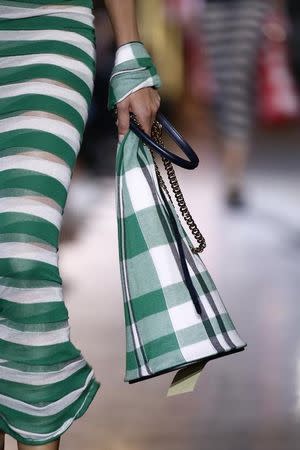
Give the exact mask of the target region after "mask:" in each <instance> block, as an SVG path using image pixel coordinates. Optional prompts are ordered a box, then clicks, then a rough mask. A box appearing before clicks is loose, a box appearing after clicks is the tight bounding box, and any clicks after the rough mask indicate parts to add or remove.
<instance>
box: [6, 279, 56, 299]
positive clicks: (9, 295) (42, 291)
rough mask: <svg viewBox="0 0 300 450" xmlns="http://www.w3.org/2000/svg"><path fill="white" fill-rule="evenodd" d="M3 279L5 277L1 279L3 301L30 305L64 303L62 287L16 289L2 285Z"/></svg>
mask: <svg viewBox="0 0 300 450" xmlns="http://www.w3.org/2000/svg"><path fill="white" fill-rule="evenodd" d="M1 278H3V277H0V298H1V299H3V300H7V301H9V302H14V303H20V304H28V305H29V304H33V303H49V302H59V301H63V290H62V286H59V287H56V286H49V287H44V288H34V287H29V288H16V287H12V286H5V285H3V284H1Z"/></svg>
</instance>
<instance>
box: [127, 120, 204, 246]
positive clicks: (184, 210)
mask: <svg viewBox="0 0 300 450" xmlns="http://www.w3.org/2000/svg"><path fill="white" fill-rule="evenodd" d="M131 117H132V118H133V120H134V121H135V123H136V124H137V125H139V126H141V125H140V123H139V122H138V120H137V118H136V116H135V115H134V114H132V113H131ZM162 128H163V127H162V125H161V123H160V122H158V121H157V120H155V121H154V122H153V125H152V129H151V137H152V139H153V140H154V141H155V142H156V143H157V144H159V145H160V146H161V147H163V148H165V146H164V141H163V138H162ZM147 147H148V146H147ZM148 148H149V147H148ZM149 150H150V151H151V154H152V157H153V161H154V167H155V172H156V175H157V179H158V182H159V184H160V186H161V187H162V188H163V189H164V191H165V192H166V194H167V196H168V198H169V200H170V202H171V203H172V205H173V207H174V203H173V200H172V198H171V195H170V193H169V191H168V188H167V186H166V184H165V182H164V179H163V177H162V175H161V173H160V171H159V169H158V166H157V162H156V160H155V152H154V151H153V149H152V148H149ZM161 159H162V161H163V163H164V167H165V169H166V172H167V176H168V179H169V182H170V185H171V187H172V190H173V193H174V196H175V199H176V201H177V204H178V206H179V209H180V212H181V214H182V216H183V218H184V220H185V222H186V223H187V225H188V227H189V229H190V230H191V232H192V234H193V236H194V237H195V239H196V241H197V242H198V246H197V247H191V251H192V252H193V253H201V252H203V250H204V249H205V247H206V242H205V238H204V237H203V235H202V233H201V232H200V231H199V228H198V227H197V225H196V223H195V221H194V219H193V218H192V216H191V213H190V211H189V209H188V207H187V205H186V203H185V200H184V197H183V194H182V191H181V188H180V186H179V182H178V179H177V177H176V174H175V170H174V167H173V164H172V162H171V161H170V160H169V159H167V158H165V157H164V156H161ZM174 209H175V207H174ZM175 212H176V210H175Z"/></svg>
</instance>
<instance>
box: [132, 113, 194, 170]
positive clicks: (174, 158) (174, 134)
mask: <svg viewBox="0 0 300 450" xmlns="http://www.w3.org/2000/svg"><path fill="white" fill-rule="evenodd" d="M156 119H157V120H158V122H159V123H160V124H161V125H162V127H163V128H164V129H165V131H166V132H167V134H168V135H169V136H170V138H171V139H172V140H173V141H174V142H175V143H176V144H177V145H178V147H179V148H180V149H181V150H182V151H183V153H184V154H185V155H186V156H187V157H188V159H185V158H181V157H180V156H178V155H176V154H175V153H172V152H171V151H170V150H168V149H167V148H165V147H162V146H161V145H159V144H158V143H156V142H154V140H153V139H152V138H151V136H149V134H147V133H145V132H144V131H143V130H142V129H141V128H140V127H139V126H138V125H137V124H136V123H135V122H134V119H133V118H132V117H130V123H129V128H130V129H131V130H132V131H133V132H134V133H135V134H136V135H137V136H138V137H139V138H140V139H141V140H142V141H143V142H144V143H145V144H146V145H148V146H149V147H151V148H152V149H153V150H155V151H156V152H158V153H159V154H160V155H161V156H163V157H165V158H167V159H168V160H170V161H171V162H172V163H174V164H176V165H177V166H180V167H183V168H185V169H195V168H196V167H197V166H198V164H199V158H198V156H197V155H196V153H195V151H194V150H193V149H192V147H191V146H190V145H189V144H188V142H187V141H186V140H185V139H184V138H183V136H182V135H181V134H180V133H179V132H178V131H177V130H176V129H175V128H174V126H173V125H172V124H171V123H170V122H169V121H168V119H167V118H166V117H165V116H164V115H163V114H162V113H161V112H160V111H159V112H158V113H157V114H156Z"/></svg>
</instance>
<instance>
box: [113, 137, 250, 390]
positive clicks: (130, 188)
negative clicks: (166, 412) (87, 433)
mask: <svg viewBox="0 0 300 450" xmlns="http://www.w3.org/2000/svg"><path fill="white" fill-rule="evenodd" d="M116 211H117V223H118V243H119V261H120V274H121V283H122V292H123V299H124V314H125V328H126V375H125V379H124V381H127V382H129V383H134V382H137V381H141V380H144V379H147V378H151V377H154V376H157V375H160V374H163V373H166V372H170V371H173V370H177V369H181V368H184V367H187V366H192V367H195V368H196V369H197V368H198V370H199V367H200V366H199V363H200V364H201V363H202V368H203V365H204V364H203V363H206V362H207V361H208V360H210V359H214V358H216V357H219V356H224V355H227V354H231V353H234V352H238V351H240V350H243V349H244V348H245V346H246V345H247V344H246V343H245V342H243V341H242V339H241V338H240V336H239V335H238V333H237V331H236V329H235V326H234V324H233V321H232V320H231V318H230V316H229V314H228V312H227V310H226V308H225V306H224V304H223V302H222V300H221V298H220V295H219V293H218V290H217V288H216V286H215V284H214V282H213V280H212V278H211V276H210V274H209V272H208V271H207V269H206V267H205V265H204V264H203V262H202V260H201V258H200V256H199V254H195V253H193V252H192V250H191V247H192V243H191V241H190V238H189V236H188V235H187V233H186V231H185V229H184V228H183V226H182V224H181V222H180V220H179V217H178V215H177V213H176V211H175V208H174V206H173V205H172V203H171V202H170V200H169V199H166V197H165V198H164V196H163V193H162V191H161V190H160V186H159V182H158V179H157V175H156V172H155V166H154V161H153V157H152V154H151V152H150V150H149V149H148V148H147V147H146V146H145V145H144V144H143V143H142V141H141V140H140V139H139V138H138V137H137V136H136V135H135V134H134V133H133V132H132V131H129V132H128V133H127V134H126V135H125V137H124V139H123V140H122V142H121V144H119V146H118V149H117V155H116ZM170 215H172V216H173V218H174V219H175V221H176V224H177V228H178V230H179V232H180V237H181V243H182V247H183V249H184V254H185V258H186V263H187V266H188V271H189V276H190V279H191V280H192V283H193V287H194V289H195V291H196V292H197V294H198V301H199V306H200V310H201V313H200V314H199V312H198V311H197V310H196V307H195V304H194V302H193V301H192V298H191V295H190V291H189V289H188V287H187V283H186V280H185V277H184V273H183V270H182V262H181V259H180V257H179V251H178V245H177V242H176V238H175V235H174V230H173V228H172V227H171V225H170V223H171V217H170ZM197 309H199V308H197Z"/></svg>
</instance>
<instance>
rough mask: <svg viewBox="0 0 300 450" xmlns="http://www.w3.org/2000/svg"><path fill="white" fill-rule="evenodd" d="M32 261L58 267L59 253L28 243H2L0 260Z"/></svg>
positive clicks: (0, 245) (0, 244)
mask: <svg viewBox="0 0 300 450" xmlns="http://www.w3.org/2000/svg"><path fill="white" fill-rule="evenodd" d="M3 258H18V259H31V260H33V261H39V262H45V263H47V264H52V265H53V266H55V267H57V266H58V252H53V251H51V250H47V249H45V248H42V247H39V246H37V245H34V244H30V243H28V242H0V259H3Z"/></svg>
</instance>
